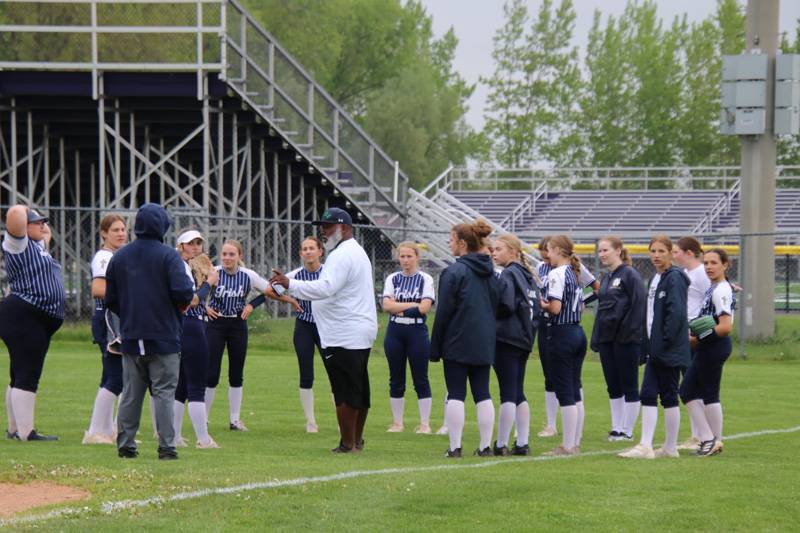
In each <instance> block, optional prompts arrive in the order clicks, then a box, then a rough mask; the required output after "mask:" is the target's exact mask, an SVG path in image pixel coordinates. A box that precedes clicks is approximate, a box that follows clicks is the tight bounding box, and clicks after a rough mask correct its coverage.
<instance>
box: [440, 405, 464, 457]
mask: <svg viewBox="0 0 800 533" xmlns="http://www.w3.org/2000/svg"><path fill="white" fill-rule="evenodd" d="M444 423H445V424H447V429H448V436H449V437H450V449H451V450H455V449H457V448H461V434H462V433H463V432H464V402H462V401H459V400H448V401H447V403H445V405H444Z"/></svg>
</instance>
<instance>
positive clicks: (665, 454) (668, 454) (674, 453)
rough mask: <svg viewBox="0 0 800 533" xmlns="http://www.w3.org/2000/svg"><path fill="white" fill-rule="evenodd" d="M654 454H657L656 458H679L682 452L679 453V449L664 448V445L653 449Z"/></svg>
mask: <svg viewBox="0 0 800 533" xmlns="http://www.w3.org/2000/svg"><path fill="white" fill-rule="evenodd" d="M653 455H655V456H656V459H660V458H671V459H678V458H679V457H680V454H679V453H678V450H677V449H675V450H668V449H666V448H663V447H662V448H656V449H655V450H654V451H653Z"/></svg>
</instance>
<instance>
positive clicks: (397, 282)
mask: <svg viewBox="0 0 800 533" xmlns="http://www.w3.org/2000/svg"><path fill="white" fill-rule="evenodd" d="M397 259H398V261H399V263H400V268H401V270H400V271H399V272H395V273H393V274H390V275H389V277H387V278H386V282H385V283H384V285H383V310H384V311H386V312H387V313H390V314H391V316H390V317H389V327H388V328H387V330H386V336H385V337H384V341H383V349H384V352H385V353H386V360H387V361H388V362H389V401H390V403H391V406H392V418H393V421H392V425H391V426H389V429H388V430H387V431H388V432H389V433H399V432H402V431H403V429H404V426H403V407H404V401H405V399H404V395H405V392H406V361H408V364H409V366H410V367H411V377H412V379H413V381H414V390H415V391H416V392H417V402H418V407H419V426H417V428H416V429H415V430H414V431H415V432H416V433H423V434H426V435H427V434H430V433H431V426H430V419H431V401H432V400H431V385H430V383H429V382H428V360H429V357H430V349H431V344H430V340H429V339H428V327H427V326H426V325H425V318H426V316H427V314H428V312H429V311H430V309H431V306H432V305H433V303H434V299H435V296H434V290H433V278H432V277H431V276H430V275H429V274H427V273H425V272H422V271H421V270H420V269H419V247H417V245H416V243H413V242H408V241H406V242H401V243H400V244H399V245H398V246H397Z"/></svg>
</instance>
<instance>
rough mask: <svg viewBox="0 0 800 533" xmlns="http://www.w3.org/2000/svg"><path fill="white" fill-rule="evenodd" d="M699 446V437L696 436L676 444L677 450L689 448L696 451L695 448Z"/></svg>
mask: <svg viewBox="0 0 800 533" xmlns="http://www.w3.org/2000/svg"><path fill="white" fill-rule="evenodd" d="M699 446H700V439H698V438H696V437H691V438H689V439H686V440H685V441H683V442H682V443H680V444H678V449H679V450H691V451H693V452H696V451H697V448H698V447H699Z"/></svg>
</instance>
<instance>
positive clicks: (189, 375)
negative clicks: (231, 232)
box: [175, 229, 219, 448]
mask: <svg viewBox="0 0 800 533" xmlns="http://www.w3.org/2000/svg"><path fill="white" fill-rule="evenodd" d="M204 240H205V239H204V238H203V236H202V235H201V234H200V232H199V231H197V230H195V229H186V230H183V231H181V232H180V233H179V234H178V239H177V249H178V252H179V253H180V254H181V259H183V260H184V262H185V264H186V275H187V276H189V277H190V278H191V279H192V281H193V282H195V291H196V292H195V298H194V299H193V300H192V304H191V306H190V307H189V309H188V310H187V311H186V314H185V315H184V317H183V334H182V336H181V370H180V378H179V379H178V387H177V388H176V389H175V446H186V445H187V444H186V440H185V439H184V438H183V437H182V436H181V428H182V426H183V408H184V403H186V401H187V400H188V407H187V409H188V411H189V419H190V420H191V421H192V426H193V427H194V432H195V435H196V436H197V447H198V448H219V445H217V443H216V442H214V439H212V438H211V436H210V435H209V434H208V416H207V415H206V404H205V392H206V383H207V382H208V379H207V375H208V360H209V355H208V339H207V337H206V305H205V302H206V299H207V298H208V295H209V293H210V292H211V291H212V287H213V286H214V285H216V284H217V282H218V281H219V273H218V272H217V270H216V269H214V268H211V269H210V271H209V272H208V279H206V280H201V281H202V282H201V283H199V286H197V285H198V283H197V276H196V275H194V274H193V272H192V267H191V266H190V265H189V261H190V260H192V259H194V258H196V257H198V256H199V255H200V254H202V253H203V241H204Z"/></svg>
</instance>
